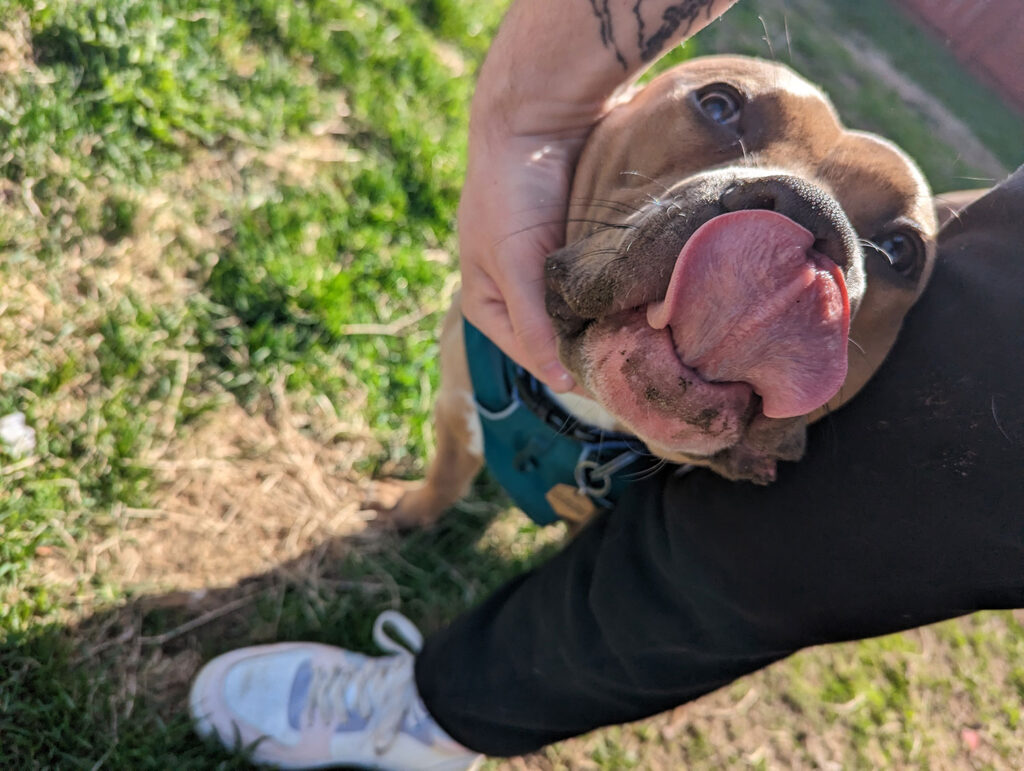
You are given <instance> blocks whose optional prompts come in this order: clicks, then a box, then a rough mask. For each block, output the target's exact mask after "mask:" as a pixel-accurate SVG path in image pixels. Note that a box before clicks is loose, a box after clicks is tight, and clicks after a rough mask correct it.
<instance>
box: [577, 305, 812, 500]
mask: <svg viewBox="0 0 1024 771" xmlns="http://www.w3.org/2000/svg"><path fill="white" fill-rule="evenodd" d="M569 350H571V351H572V355H571V356H565V357H563V360H564V361H566V364H567V366H569V368H570V370H571V371H572V372H573V373H574V375H575V376H576V378H577V380H578V382H580V383H581V384H582V385H583V387H584V390H585V391H586V395H587V396H588V397H589V398H591V399H593V400H594V401H596V402H597V403H598V404H599V405H600V406H601V407H602V408H603V409H604V410H605V411H606V412H607V413H608V414H609V415H610V416H612V417H613V418H614V419H615V421H616V422H617V423H618V425H619V426H621V427H623V428H625V429H626V430H627V431H629V432H630V433H632V434H634V435H636V436H637V437H638V438H639V439H641V440H642V441H643V442H644V444H645V445H646V446H647V448H648V449H649V450H650V451H651V453H652V454H654V455H656V456H658V457H660V458H664V459H665V460H668V461H670V462H673V463H680V464H697V465H702V466H707V467H710V468H711V469H713V470H714V471H716V472H717V473H718V474H720V475H722V476H724V477H726V478H728V479H734V480H748V481H753V482H756V483H759V484H766V483H769V482H771V481H772V480H774V478H775V472H776V462H777V461H779V460H798V459H799V458H800V457H801V456H802V454H803V448H804V441H805V433H806V431H805V424H806V419H805V416H803V415H798V416H793V417H788V418H783V419H777V418H770V417H767V416H766V415H765V414H764V412H763V409H762V408H763V402H762V400H761V398H760V397H759V396H758V395H757V393H756V392H755V390H754V388H753V386H752V385H751V384H750V383H747V382H711V381H709V380H707V379H705V378H704V377H703V376H702V375H701V374H700V373H698V372H697V371H695V370H694V369H692V368H690V367H688V366H686V364H684V363H683V361H682V360H681V358H680V356H679V355H678V353H677V351H676V348H675V345H674V343H673V339H672V335H671V332H670V331H669V330H668V329H655V328H653V327H651V326H650V325H649V324H648V323H647V320H646V310H645V309H634V310H632V311H626V312H622V313H619V314H615V315H614V316H611V317H607V318H604V319H598V320H595V321H592V322H591V323H590V324H588V325H587V327H586V329H585V330H583V332H582V333H581V334H579V335H578V336H577V337H575V338H574V339H573V342H572V345H571V346H566V345H563V351H566V352H568V351H569Z"/></svg>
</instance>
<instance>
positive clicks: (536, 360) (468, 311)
mask: <svg viewBox="0 0 1024 771" xmlns="http://www.w3.org/2000/svg"><path fill="white" fill-rule="evenodd" d="M528 294H529V293H528V292H524V290H523V289H522V287H520V286H518V285H515V284H513V285H510V286H508V287H507V288H506V291H505V292H504V293H502V292H501V291H500V290H499V288H498V285H497V284H496V283H495V282H494V281H493V280H492V279H491V278H490V276H488V275H487V274H486V273H483V272H482V271H479V270H472V269H470V270H466V269H464V270H463V292H462V312H463V313H464V314H465V316H466V318H467V319H469V321H470V322H471V323H472V324H473V325H474V326H475V327H477V328H478V329H479V330H480V331H481V332H483V333H484V334H485V335H487V337H489V338H490V339H491V340H492V341H493V342H494V344H495V345H497V346H498V347H499V348H501V350H502V351H504V352H505V353H506V354H507V355H508V356H510V357H511V358H512V360H513V361H516V362H517V363H519V364H520V365H522V366H523V367H525V368H526V369H527V370H529V371H530V372H531V373H532V374H533V376H534V377H536V378H537V379H538V380H540V381H541V382H542V383H544V384H545V385H546V386H548V388H550V389H551V390H552V391H555V392H557V393H563V392H565V391H569V390H571V389H572V388H573V386H574V385H575V382H574V380H573V378H572V375H570V374H569V373H568V372H567V371H566V369H565V368H564V367H563V366H562V364H561V363H560V362H559V361H558V351H557V347H556V345H555V332H554V329H553V327H552V326H551V321H550V319H549V318H548V316H547V313H546V311H545V310H544V305H543V297H542V296H535V297H529V296H528Z"/></svg>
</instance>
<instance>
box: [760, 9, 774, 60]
mask: <svg viewBox="0 0 1024 771" xmlns="http://www.w3.org/2000/svg"><path fill="white" fill-rule="evenodd" d="M757 20H758V21H759V22H761V29H763V30H764V37H763V38H761V39H762V40H763V41H764V42H765V43H767V44H768V53H769V54H770V55H771V57H772V61H773V62H774V61H778V59H777V58H776V56H775V46H773V45H772V36H771V35H769V34H768V24H767V22H765V20H764V16H758V17H757Z"/></svg>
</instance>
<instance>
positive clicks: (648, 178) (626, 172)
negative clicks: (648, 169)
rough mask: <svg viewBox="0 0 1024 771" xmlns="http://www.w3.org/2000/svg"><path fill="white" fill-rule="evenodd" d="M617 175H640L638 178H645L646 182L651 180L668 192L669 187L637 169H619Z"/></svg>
mask: <svg viewBox="0 0 1024 771" xmlns="http://www.w3.org/2000/svg"><path fill="white" fill-rule="evenodd" d="M619 176H630V177H640V179H646V180H647V181H648V182H653V183H654V184H656V185H661V187H662V189H663V190H664V191H665V192H666V193H667V192H669V190H670V189H671V188H669V186H668V185H666V184H665V183H664V182H659V181H658V180H656V179H655V178H654V177H649V176H647V175H646V174H641V173H640V172H639V171H636V170H635V169H634V170H630V171H620V172H619Z"/></svg>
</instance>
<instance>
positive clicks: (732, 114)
mask: <svg viewBox="0 0 1024 771" xmlns="http://www.w3.org/2000/svg"><path fill="white" fill-rule="evenodd" d="M697 104H699V105H700V109H701V112H703V113H704V114H705V115H707V116H708V117H709V118H710V119H711V120H713V121H714V122H715V123H719V124H721V125H723V126H731V125H732V124H734V123H735V122H736V121H738V120H739V117H740V107H741V105H742V104H743V99H742V98H741V97H740V95H739V92H737V91H736V89H735V88H733V87H732V86H729V85H726V84H725V83H712V84H711V85H710V86H705V87H704V88H702V89H701V90H700V91H698V92H697Z"/></svg>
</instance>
